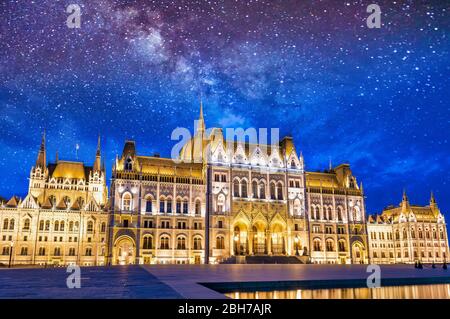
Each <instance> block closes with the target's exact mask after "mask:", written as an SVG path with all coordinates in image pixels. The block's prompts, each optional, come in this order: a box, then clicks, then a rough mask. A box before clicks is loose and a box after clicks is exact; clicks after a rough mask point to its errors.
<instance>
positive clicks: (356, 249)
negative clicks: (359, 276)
mask: <svg viewBox="0 0 450 319" xmlns="http://www.w3.org/2000/svg"><path fill="white" fill-rule="evenodd" d="M365 260H366V251H365V249H364V245H363V244H362V243H361V242H360V241H355V242H354V243H353V244H352V263H353V264H364V263H365Z"/></svg>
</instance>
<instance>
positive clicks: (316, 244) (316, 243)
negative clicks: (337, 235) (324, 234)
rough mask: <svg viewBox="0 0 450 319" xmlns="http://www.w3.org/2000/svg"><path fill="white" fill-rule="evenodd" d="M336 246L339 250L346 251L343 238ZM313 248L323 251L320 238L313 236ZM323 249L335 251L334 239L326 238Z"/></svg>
mask: <svg viewBox="0 0 450 319" xmlns="http://www.w3.org/2000/svg"><path fill="white" fill-rule="evenodd" d="M337 248H338V251H339V252H345V251H347V245H346V243H345V240H339V241H338V247H337ZM313 250H314V251H323V247H322V240H321V239H319V238H315V239H314V240H313ZM325 251H329V252H332V251H335V245H334V240H332V239H327V240H326V241H325Z"/></svg>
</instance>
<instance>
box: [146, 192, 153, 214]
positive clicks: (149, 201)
mask: <svg viewBox="0 0 450 319" xmlns="http://www.w3.org/2000/svg"><path fill="white" fill-rule="evenodd" d="M145 211H146V212H147V213H151V212H152V211H153V202H152V198H151V197H150V196H147V197H146V198H145Z"/></svg>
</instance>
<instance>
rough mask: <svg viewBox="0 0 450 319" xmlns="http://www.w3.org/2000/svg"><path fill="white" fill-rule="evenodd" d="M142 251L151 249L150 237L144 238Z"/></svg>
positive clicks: (151, 241)
mask: <svg viewBox="0 0 450 319" xmlns="http://www.w3.org/2000/svg"><path fill="white" fill-rule="evenodd" d="M142 248H143V249H153V240H152V237H151V236H145V237H144V246H143V247H142Z"/></svg>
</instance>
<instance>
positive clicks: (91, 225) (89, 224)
mask: <svg viewBox="0 0 450 319" xmlns="http://www.w3.org/2000/svg"><path fill="white" fill-rule="evenodd" d="M86 231H87V232H88V233H92V232H93V231H94V223H93V222H92V221H91V220H90V221H88V222H87V227H86Z"/></svg>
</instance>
